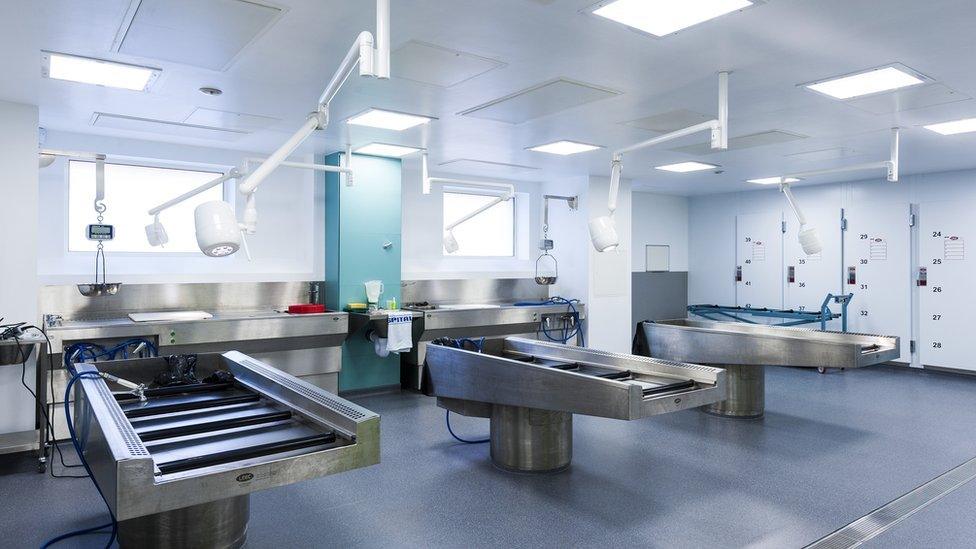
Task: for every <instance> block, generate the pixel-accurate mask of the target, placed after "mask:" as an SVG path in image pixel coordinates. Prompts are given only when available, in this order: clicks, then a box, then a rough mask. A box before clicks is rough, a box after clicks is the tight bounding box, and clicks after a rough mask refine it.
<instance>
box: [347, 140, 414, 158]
mask: <svg viewBox="0 0 976 549" xmlns="http://www.w3.org/2000/svg"><path fill="white" fill-rule="evenodd" d="M420 150H421V149H418V148H415V147H404V146H403V145H388V144H386V143H370V144H369V145H363V146H362V147H359V148H358V149H356V150H355V151H353V152H354V153H356V154H368V155H370V156H386V157H389V158H403V157H404V156H407V155H408V154H412V153H415V152H417V151H420Z"/></svg>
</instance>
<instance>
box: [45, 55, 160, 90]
mask: <svg viewBox="0 0 976 549" xmlns="http://www.w3.org/2000/svg"><path fill="white" fill-rule="evenodd" d="M42 61H43V67H42V69H41V74H42V75H43V76H46V77H48V78H54V79H56V80H69V81H71V82H81V83H82V84H95V85H96V86H105V87H109V88H122V89H124V90H135V91H146V89H148V88H149V84H150V83H152V81H153V80H155V79H156V78H157V77H158V76H159V73H160V72H161V71H160V69H153V68H150V67H140V66H138V65H127V64H125V63H115V62H113V61H105V60H102V59H91V58H88V57H78V56H75V55H65V54H63V53H50V52H44V53H43V57H42Z"/></svg>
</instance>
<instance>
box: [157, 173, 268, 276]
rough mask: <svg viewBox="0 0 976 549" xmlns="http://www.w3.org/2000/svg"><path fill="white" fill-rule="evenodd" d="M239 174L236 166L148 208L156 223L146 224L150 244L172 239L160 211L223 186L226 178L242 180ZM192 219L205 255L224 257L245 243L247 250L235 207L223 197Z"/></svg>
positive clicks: (206, 203) (205, 207)
mask: <svg viewBox="0 0 976 549" xmlns="http://www.w3.org/2000/svg"><path fill="white" fill-rule="evenodd" d="M240 177H242V176H241V172H240V171H239V170H238V169H237V168H233V169H231V170H230V171H228V172H227V173H225V174H223V175H221V176H220V177H217V178H215V179H212V180H210V181H208V182H206V183H204V184H203V185H200V186H199V187H197V188H195V189H192V190H189V191H187V192H185V193H183V194H181V195H180V196H177V197H176V198H173V199H172V200H168V201H166V202H163V203H162V204H160V205H159V206H156V207H155V208H153V209H151V210H149V215H151V216H153V222H152V223H150V224H149V225H146V240H148V241H149V245H150V246H164V245H165V244H167V243H168V242H169V235H168V234H167V233H166V228H165V227H164V226H163V224H162V222H160V220H159V214H160V213H162V212H163V211H164V210H167V209H169V208H172V207H173V206H176V205H177V204H180V203H181V202H184V201H186V200H189V199H190V198H193V197H194V196H196V195H198V194H200V193H202V192H204V191H207V190H209V189H212V188H214V187H216V186H218V185H223V184H224V182H226V181H229V180H231V179H239V178H240ZM228 215H229V218H228ZM193 219H194V224H195V226H196V235H197V245H198V246H199V247H200V251H202V252H203V253H204V254H205V255H208V256H210V257H224V256H227V255H231V254H233V253H235V252H237V250H239V249H240V248H241V247H242V245H244V250H245V252H247V247H246V245H245V243H244V239H243V236H242V234H241V233H242V232H243V231H244V227H243V225H242V224H238V223H237V219H236V216H235V215H234V209H233V208H232V207H231V205H230V204H228V203H226V202H224V201H223V200H212V201H210V202H204V203H203V204H200V205H199V206H197V208H196V210H194V212H193ZM231 229H233V230H231ZM231 233H232V234H231ZM248 259H250V254H249V255H248Z"/></svg>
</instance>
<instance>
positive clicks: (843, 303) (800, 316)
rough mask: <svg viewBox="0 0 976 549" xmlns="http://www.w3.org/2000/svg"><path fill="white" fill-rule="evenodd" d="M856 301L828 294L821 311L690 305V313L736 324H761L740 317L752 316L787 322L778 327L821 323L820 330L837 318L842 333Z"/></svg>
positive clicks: (845, 296)
mask: <svg viewBox="0 0 976 549" xmlns="http://www.w3.org/2000/svg"><path fill="white" fill-rule="evenodd" d="M852 299H854V294H846V295H834V294H827V297H825V298H824V300H823V303H821V304H820V310H819V311H798V310H796V309H767V308H765V307H762V308H757V307H730V306H723V305H689V306H688V312H689V313H691V314H693V315H698V316H700V317H702V318H706V319H708V320H728V319H731V320H734V321H736V322H746V323H748V324H759V323H758V322H756V321H753V320H749V319H747V318H742V316H740V315H752V316H756V317H761V318H780V319H784V320H785V321H786V322H781V323H779V324H776V326H801V325H803V324H812V323H816V322H819V323H820V330H821V331H826V330H827V323H828V322H830V321H831V320H834V319H836V318H839V319H840V322H841V331H844V332H846V331H847V306H848V305H850V303H851V300H852ZM831 303H837V304H839V305H840V307H841V309H840V313H835V312H833V311H832V310H831V309H830V304H831Z"/></svg>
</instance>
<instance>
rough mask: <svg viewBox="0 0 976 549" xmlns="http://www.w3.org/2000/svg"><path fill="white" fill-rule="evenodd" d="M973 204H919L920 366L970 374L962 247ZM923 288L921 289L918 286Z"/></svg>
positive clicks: (967, 271) (968, 275)
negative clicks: (968, 372)
mask: <svg viewBox="0 0 976 549" xmlns="http://www.w3.org/2000/svg"><path fill="white" fill-rule="evenodd" d="M974 206H976V204H972V203H965V202H963V203H959V202H927V203H923V204H920V205H919V217H920V218H921V219H920V225H919V230H920V231H921V232H920V234H919V261H920V262H921V263H922V265H918V266H916V268H917V269H918V270H917V271H916V276H917V275H918V272H919V271H921V269H924V271H921V272H924V279H923V277H921V276H919V277H918V278H919V281H918V282H917V283H918V284H919V288H918V289H919V315H920V317H921V318H920V320H921V322H920V323H919V330H920V333H919V336H920V341H919V344H920V345H921V349H920V351H919V352H920V354H919V358H920V360H921V361H922V364H924V365H926V366H941V367H944V368H956V369H960V370H976V360H974V358H973V355H972V353H971V350H972V341H973V330H972V328H971V327H972V325H973V322H972V314H973V306H974V305H976V278H974V275H976V269H974V268H973V261H972V260H973V257H972V254H971V253H970V250H968V249H967V245H971V244H972V243H973V242H972V240H971V239H972V238H976V231H974V230H973V227H974V226H976V220H974V219H973V211H974V210H973V208H974ZM923 284H924V285H923Z"/></svg>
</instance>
